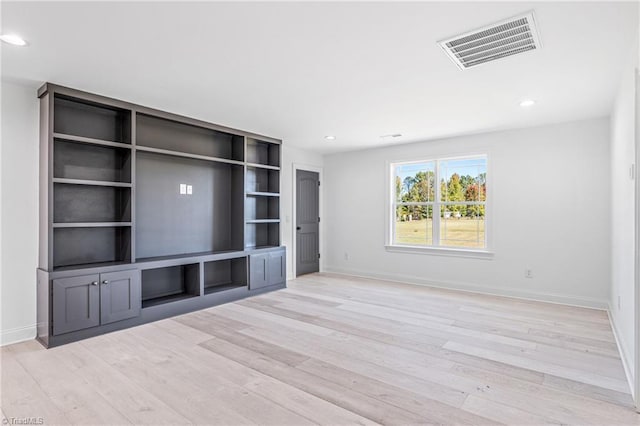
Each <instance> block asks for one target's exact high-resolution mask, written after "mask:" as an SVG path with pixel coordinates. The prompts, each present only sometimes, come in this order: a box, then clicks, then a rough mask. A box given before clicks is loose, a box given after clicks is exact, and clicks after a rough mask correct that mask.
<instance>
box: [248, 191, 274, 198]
mask: <svg viewBox="0 0 640 426" xmlns="http://www.w3.org/2000/svg"><path fill="white" fill-rule="evenodd" d="M247 196H249V197H279V196H280V194H279V193H278V192H259V191H249V192H247Z"/></svg>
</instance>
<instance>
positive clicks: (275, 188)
mask: <svg viewBox="0 0 640 426" xmlns="http://www.w3.org/2000/svg"><path fill="white" fill-rule="evenodd" d="M246 190H247V194H250V193H252V192H268V193H271V194H279V193H280V172H279V171H278V170H270V169H263V168H259V167H253V166H247V181H246Z"/></svg>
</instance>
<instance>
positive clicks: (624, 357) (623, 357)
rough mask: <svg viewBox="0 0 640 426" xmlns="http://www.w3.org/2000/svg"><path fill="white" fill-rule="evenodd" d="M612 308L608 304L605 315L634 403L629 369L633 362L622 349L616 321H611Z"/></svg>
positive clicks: (632, 382)
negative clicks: (609, 324)
mask: <svg viewBox="0 0 640 426" xmlns="http://www.w3.org/2000/svg"><path fill="white" fill-rule="evenodd" d="M611 311H612V307H611V304H609V309H607V315H608V316H609V323H611V330H613V337H614V338H615V339H616V346H617V347H618V352H620V359H621V360H622V367H623V368H624V374H625V375H626V376H627V382H629V389H631V396H632V397H633V399H634V401H635V389H634V383H635V381H634V376H633V370H632V369H631V362H632V361H633V360H630V359H629V355H628V354H627V351H626V350H625V349H624V346H623V345H622V340H621V339H620V332H619V331H618V327H617V326H616V321H615V320H614V319H613V318H614V317H613V315H611Z"/></svg>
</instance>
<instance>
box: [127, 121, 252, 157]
mask: <svg viewBox="0 0 640 426" xmlns="http://www.w3.org/2000/svg"><path fill="white" fill-rule="evenodd" d="M136 117H137V119H136V143H137V144H138V145H141V146H146V147H150V148H158V149H166V150H169V151H177V152H185V153H189V154H195V155H204V156H207V157H215V158H222V159H226V160H235V161H244V137H242V136H239V135H234V134H232V133H227V132H221V131H218V130H213V129H207V128H204V127H198V126H191V125H188V124H183V123H178V122H176V121H171V120H166V119H163V118H158V117H153V116H151V115H145V114H137V116H136Z"/></svg>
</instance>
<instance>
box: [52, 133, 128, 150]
mask: <svg viewBox="0 0 640 426" xmlns="http://www.w3.org/2000/svg"><path fill="white" fill-rule="evenodd" d="M53 138H54V139H62V140H65V141H70V142H80V143H85V144H92V145H101V146H110V147H113V148H124V149H131V148H132V146H131V144H128V143H123V142H113V141H105V140H102V139H94V138H86V137H84V136H74V135H67V134H65V133H54V134H53Z"/></svg>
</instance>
